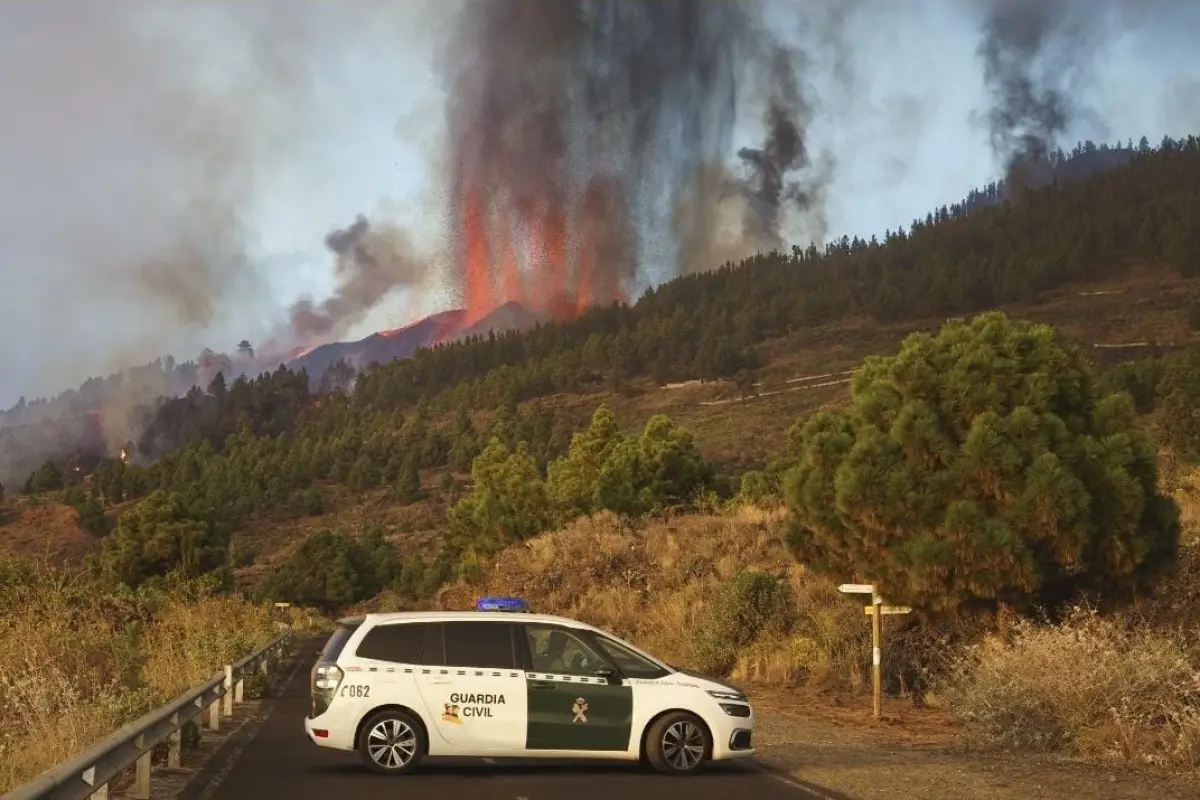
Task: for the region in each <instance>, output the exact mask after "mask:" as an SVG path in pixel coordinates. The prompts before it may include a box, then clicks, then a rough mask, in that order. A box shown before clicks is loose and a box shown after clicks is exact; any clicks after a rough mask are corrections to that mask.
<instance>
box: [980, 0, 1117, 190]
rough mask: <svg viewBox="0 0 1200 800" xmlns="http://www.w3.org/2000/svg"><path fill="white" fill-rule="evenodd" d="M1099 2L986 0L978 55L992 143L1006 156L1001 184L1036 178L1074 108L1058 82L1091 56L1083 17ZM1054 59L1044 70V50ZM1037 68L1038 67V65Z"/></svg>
mask: <svg viewBox="0 0 1200 800" xmlns="http://www.w3.org/2000/svg"><path fill="white" fill-rule="evenodd" d="M1104 5H1105V3H1104V2H1102V1H1101V0H1096V1H1095V2H1093V3H1089V4H1086V5H1085V4H1083V3H1080V2H1076V1H1075V0H984V11H985V14H986V19H985V21H984V28H983V42H982V43H981V44H980V47H979V56H980V58H981V59H982V61H983V78H984V83H985V85H986V87H987V90H988V93H989V95H990V105H989V108H988V111H987V122H988V129H989V132H990V134H991V140H992V149H993V151H994V152H995V153H996V155H997V156H998V157H999V158H1001V159H1002V160H1003V162H1004V168H1005V183H1006V186H1007V190H1008V191H1009V192H1010V193H1011V192H1013V191H1020V190H1021V189H1022V188H1024V187H1026V186H1029V185H1031V184H1034V183H1037V182H1038V181H1039V173H1040V172H1042V171H1044V170H1045V169H1046V168H1047V166H1048V162H1047V160H1048V157H1049V154H1050V152H1051V150H1052V149H1053V148H1054V145H1055V142H1056V140H1057V139H1058V137H1059V136H1060V135H1062V134H1063V133H1064V132H1065V131H1066V130H1067V127H1068V125H1069V124H1070V122H1071V120H1072V116H1073V114H1074V113H1075V108H1074V106H1073V103H1072V98H1071V96H1070V95H1069V93H1068V92H1067V91H1066V90H1065V89H1064V88H1063V81H1064V79H1065V78H1067V77H1070V76H1069V74H1065V73H1070V72H1071V71H1074V70H1079V69H1082V68H1084V65H1085V62H1086V60H1087V59H1088V58H1089V54H1088V53H1087V52H1086V51H1087V36H1086V33H1087V32H1088V30H1089V22H1090V19H1089V15H1091V14H1096V15H1102V14H1103V13H1104V8H1103V6H1104ZM1050 55H1054V56H1056V60H1057V61H1058V62H1059V63H1058V65H1057V68H1056V69H1053V70H1051V69H1045V67H1046V65H1045V64H1044V63H1043V62H1044V60H1045V59H1046V57H1047V56H1050ZM1039 69H1041V70H1042V71H1039Z"/></svg>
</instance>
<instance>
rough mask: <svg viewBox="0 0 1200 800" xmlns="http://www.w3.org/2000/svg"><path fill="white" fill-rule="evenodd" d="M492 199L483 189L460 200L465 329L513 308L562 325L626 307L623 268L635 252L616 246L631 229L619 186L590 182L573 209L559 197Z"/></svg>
mask: <svg viewBox="0 0 1200 800" xmlns="http://www.w3.org/2000/svg"><path fill="white" fill-rule="evenodd" d="M494 194H495V195H496V197H495V199H492V200H491V201H490V202H489V199H488V195H489V193H488V192H487V191H486V190H483V189H480V188H478V187H469V188H468V189H467V190H466V191H465V192H464V193H463V202H462V208H461V213H460V221H459V226H460V230H459V233H460V235H461V237H462V240H463V249H462V251H461V258H462V263H461V264H460V265H459V268H460V271H461V274H462V285H463V289H464V291H465V293H466V298H465V303H464V308H465V310H466V320H465V324H466V325H472V324H474V323H476V322H478V321H479V320H480V319H482V318H483V317H485V316H487V314H489V313H490V312H491V311H492V310H494V309H495V308H497V307H499V306H501V305H504V304H505V303H510V302H515V303H519V304H521V305H523V306H525V307H527V308H531V309H534V310H537V311H542V312H544V313H547V314H549V315H551V316H553V317H554V318H555V319H560V320H562V319H571V318H573V317H576V316H578V315H579V314H580V313H581V312H583V311H584V310H585V309H586V308H588V307H589V306H592V305H597V304H603V305H607V304H609V303H612V302H614V301H622V302H628V297H627V295H626V292H625V290H624V287H623V286H622V285H621V281H620V279H619V267H620V266H621V265H620V263H619V262H621V261H627V260H629V259H632V258H633V253H632V252H631V250H629V249H628V248H622V247H614V246H613V241H614V231H616V230H620V226H622V225H625V224H627V219H626V218H625V217H624V216H623V212H624V206H623V203H622V198H620V197H619V196H618V195H617V194H616V191H615V184H611V183H608V182H601V181H593V182H592V183H591V184H590V185H589V187H588V189H587V190H586V191H585V192H584V193H583V196H582V197H580V198H578V202H577V203H576V204H575V205H574V207H572V204H571V203H570V202H569V198H567V197H566V196H565V195H563V194H561V193H559V192H554V191H548V192H547V193H546V194H545V195H544V196H542V197H538V198H534V199H532V200H526V201H524V202H506V199H507V198H506V197H505V195H504V193H503V192H496V193H494ZM617 212H621V213H617ZM618 239H619V237H618ZM569 243H572V244H574V247H573V248H572V247H570V246H569ZM572 250H573V251H574V252H572Z"/></svg>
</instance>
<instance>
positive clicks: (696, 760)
mask: <svg viewBox="0 0 1200 800" xmlns="http://www.w3.org/2000/svg"><path fill="white" fill-rule="evenodd" d="M711 753H712V737H711V736H709V733H708V728H706V727H705V726H704V723H703V722H701V721H700V718H699V717H697V716H696V715H695V714H689V713H687V712H686V711H672V712H671V713H669V714H664V715H663V716H662V717H660V718H659V719H657V720H655V722H654V724H653V725H651V726H650V730H649V732H648V733H647V734H646V758H647V760H649V762H650V765H651V766H652V767H654V768H655V769H656V770H658V771H659V772H661V773H663V774H664V775H695V774H696V773H697V772H699V771H700V770H702V769H703V768H704V762H705V761H707V760H708V757H709V755H710V754H711Z"/></svg>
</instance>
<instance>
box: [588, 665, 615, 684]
mask: <svg viewBox="0 0 1200 800" xmlns="http://www.w3.org/2000/svg"><path fill="white" fill-rule="evenodd" d="M592 674H593V675H595V676H596V677H597V678H603V679H604V680H605V681H608V682H609V683H620V681H621V679H620V678H619V677H617V672H616V670H614V669H613V668H612V667H600V668H599V669H597V670H596V671H595V672H594V673H592Z"/></svg>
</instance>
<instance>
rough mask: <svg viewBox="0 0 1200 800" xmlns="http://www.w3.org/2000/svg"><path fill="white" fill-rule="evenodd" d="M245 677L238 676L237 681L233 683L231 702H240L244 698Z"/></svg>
mask: <svg viewBox="0 0 1200 800" xmlns="http://www.w3.org/2000/svg"><path fill="white" fill-rule="evenodd" d="M245 684H246V679H245V678H243V677H241V676H238V679H237V683H235V684H234V685H233V702H235V703H242V702H244V701H245V699H246V686H245Z"/></svg>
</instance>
